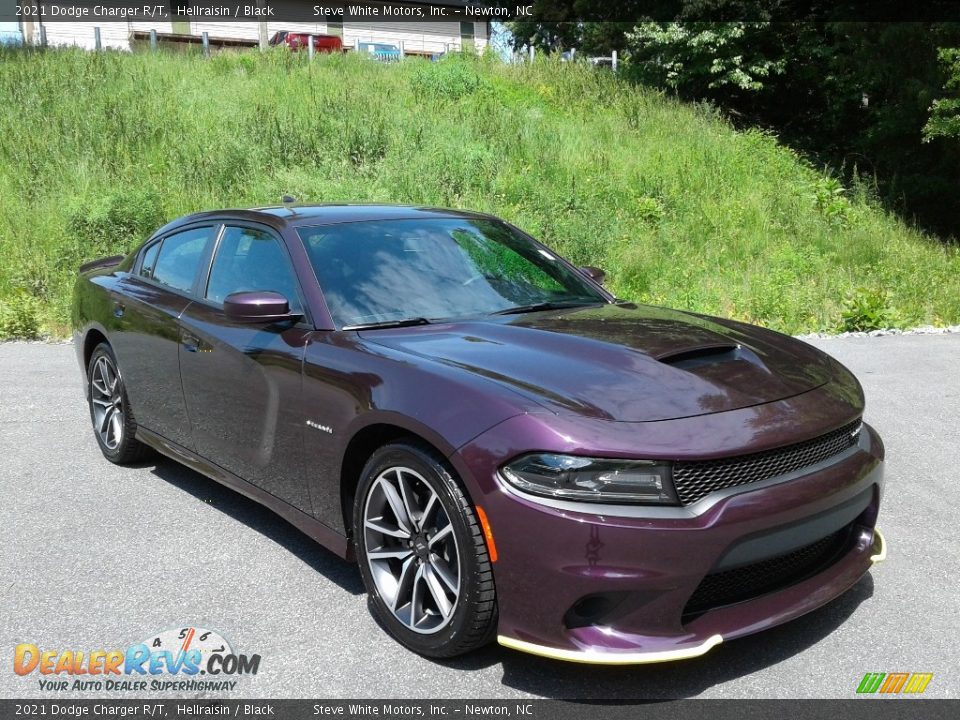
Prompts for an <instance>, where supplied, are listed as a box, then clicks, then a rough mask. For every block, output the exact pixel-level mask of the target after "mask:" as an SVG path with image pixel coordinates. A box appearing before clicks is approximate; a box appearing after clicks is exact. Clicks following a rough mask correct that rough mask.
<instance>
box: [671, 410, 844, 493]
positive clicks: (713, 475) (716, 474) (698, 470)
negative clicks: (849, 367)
mask: <svg viewBox="0 0 960 720" xmlns="http://www.w3.org/2000/svg"><path fill="white" fill-rule="evenodd" d="M861 425H862V423H861V422H860V420H855V421H854V422H852V423H849V424H847V425H844V426H843V427H842V428H839V429H837V430H833V431H832V432H828V433H827V434H826V435H821V436H820V437H818V438H814V439H813V440H806V441H804V442H800V443H796V444H795V445H787V446H786V447H780V448H775V449H773V450H767V451H765V452H759V453H753V454H752V455H740V456H738V457H730V458H722V459H720V460H698V461H694V462H678V463H676V464H675V465H674V466H673V484H674V486H675V487H676V488H677V495H678V496H679V498H680V502H681V503H682V504H683V505H689V504H690V503H692V502H696V501H697V500H699V499H700V498H702V497H704V496H706V495H709V494H710V493H712V492H715V491H717V490H723V489H724V488H729V487H735V486H737V485H746V484H747V483H754V482H759V481H761V480H766V479H768V478H772V477H777V476H778V475H785V474H787V473H790V472H794V471H796V470H800V469H802V468H805V467H809V466H811V465H815V464H817V463H818V462H822V461H823V460H826V459H828V458H831V457H833V456H834V455H839V454H840V453H842V452H843V451H844V450H847V449H849V448H851V447H853V446H854V445H856V444H857V442H859V439H860V427H861Z"/></svg>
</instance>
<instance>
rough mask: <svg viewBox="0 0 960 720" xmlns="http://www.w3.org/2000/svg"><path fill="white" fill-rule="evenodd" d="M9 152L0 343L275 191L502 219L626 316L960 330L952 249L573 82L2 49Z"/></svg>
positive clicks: (776, 150)
mask: <svg viewBox="0 0 960 720" xmlns="http://www.w3.org/2000/svg"><path fill="white" fill-rule="evenodd" d="M0 137H2V138H3V141H2V142H0V304H2V308H3V309H2V315H0V317H2V320H0V336H4V337H13V336H17V337H35V336H37V335H43V334H47V333H48V334H50V335H53V336H60V335H63V334H64V333H65V332H66V331H67V329H68V328H67V325H68V323H69V305H70V292H71V288H72V284H73V279H74V277H75V273H76V268H77V266H78V265H79V264H80V263H81V262H84V261H86V260H90V259H92V258H95V257H99V256H102V255H110V254H114V253H120V252H125V251H127V250H130V249H132V248H134V247H136V246H137V245H138V244H139V243H140V242H141V241H142V240H143V239H144V238H145V237H146V236H147V235H148V234H149V233H150V232H151V231H152V230H153V229H154V228H156V227H157V226H159V225H161V224H162V223H163V222H165V221H166V220H168V219H172V218H174V217H177V216H179V215H182V214H184V213H187V212H193V211H198V210H204V209H209V208H215V207H244V206H255V205H263V204H269V203H276V202H278V201H279V199H280V196H281V195H282V194H283V193H291V194H293V195H295V196H296V197H297V198H299V199H301V200H304V201H316V202H348V201H357V202H370V201H385V202H403V203H414V204H424V205H453V206H456V207H464V208H470V209H475V210H481V211H487V212H491V213H494V214H497V215H500V216H502V217H504V218H506V219H507V220H509V221H511V222H513V223H515V224H517V225H519V226H520V227H522V228H524V229H526V230H528V231H530V232H531V233H533V234H534V235H537V236H539V237H540V238H542V239H543V240H544V241H546V242H548V243H550V244H552V245H553V246H555V247H556V249H557V250H558V251H559V252H561V253H563V254H565V255H567V256H568V257H570V258H571V259H572V260H574V261H575V262H577V263H579V264H584V265H586V264H589V265H598V266H600V267H603V268H605V269H606V270H607V277H608V284H609V286H610V288H611V290H613V291H614V292H615V293H616V294H617V295H619V296H620V297H624V298H630V299H636V300H640V301H649V302H654V303H661V304H666V305H672V306H677V307H684V308H688V309H690V310H695V311H699V312H706V313H714V314H720V315H727V316H732V317H737V318H742V319H748V320H751V321H754V322H759V323H762V324H765V325H768V326H770V327H773V328H776V329H778V330H783V331H787V332H806V331H814V330H836V329H847V328H850V327H858V328H860V327H862V328H866V327H868V326H879V325H893V326H895V327H896V326H904V325H916V324H925V323H956V322H960V251H958V249H957V248H956V247H947V246H944V245H941V244H938V243H936V242H934V241H931V240H929V239H928V238H926V237H924V236H922V235H921V234H919V233H917V232H915V231H914V230H913V229H911V228H910V227H908V226H906V225H905V224H904V223H902V222H901V221H899V220H897V219H896V218H894V217H892V216H890V215H887V214H885V213H884V212H883V211H881V210H880V209H878V208H877V207H876V206H875V205H874V203H873V201H872V200H871V199H870V193H869V192H866V191H864V190H862V189H858V188H857V187H854V188H853V190H852V191H851V192H848V191H845V190H844V188H843V187H842V186H840V184H839V183H837V182H836V181H835V180H832V179H830V178H828V177H825V176H824V175H823V173H821V172H817V171H815V170H814V169H813V168H811V167H809V166H807V165H805V164H804V163H803V161H802V160H801V159H800V158H799V157H798V156H797V154H796V153H793V152H791V151H790V150H788V149H786V148H783V147H781V146H779V145H778V144H777V141H776V138H774V137H772V136H770V135H769V134H767V133H762V132H758V131H747V132H736V131H735V130H733V129H732V128H731V127H730V126H729V125H728V124H727V123H726V122H725V121H724V120H723V118H722V117H721V116H719V115H718V113H716V112H715V111H714V110H713V109H712V108H710V107H707V106H690V105H683V104H681V103H678V102H677V101H676V100H674V99H671V98H669V97H666V96H664V95H662V94H661V93H658V92H655V91H650V90H646V89H644V88H640V87H635V86H631V85H629V84H627V83H625V82H623V81H621V80H619V79H618V78H616V77H615V76H613V75H612V74H611V73H609V72H608V71H604V70H596V69H593V68H589V67H584V66H580V65H578V64H571V63H558V62H552V61H549V60H545V61H538V62H536V63H534V64H533V65H530V64H523V65H516V66H510V65H504V64H501V63H498V62H495V61H493V60H491V59H489V58H475V59H474V58H470V57H454V58H448V59H444V60H443V61H441V62H439V63H429V62H426V61H416V60H410V61H407V62H403V63H398V64H393V65H384V64H380V63H377V62H375V61H373V60H371V59H370V58H366V57H363V56H359V55H347V56H339V55H337V56H332V55H331V56H318V57H317V58H315V60H314V62H313V63H312V64H308V62H307V57H306V53H289V52H284V51H282V50H281V51H275V52H269V53H265V54H263V55H260V54H259V53H256V52H249V53H246V52H245V53H229V52H225V53H222V54H219V55H217V56H215V57H214V58H212V59H210V60H205V59H204V58H202V57H199V56H196V55H191V54H173V53H170V54H168V53H162V52H161V53H157V54H149V53H144V54H136V53H134V54H130V53H112V52H104V53H88V52H82V51H78V50H57V51H47V52H24V51H14V50H0ZM859 288H884V290H883V292H882V293H879V294H878V292H877V291H875V290H859ZM893 307H895V308H896V312H893V311H892V308H893Z"/></svg>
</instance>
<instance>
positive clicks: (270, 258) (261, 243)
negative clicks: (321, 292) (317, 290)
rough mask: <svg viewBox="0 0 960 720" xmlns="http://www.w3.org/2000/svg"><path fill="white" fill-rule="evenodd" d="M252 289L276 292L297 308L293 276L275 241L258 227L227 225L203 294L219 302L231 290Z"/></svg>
mask: <svg viewBox="0 0 960 720" xmlns="http://www.w3.org/2000/svg"><path fill="white" fill-rule="evenodd" d="M256 290H272V291H273V292H278V293H280V294H281V295H283V296H284V297H285V298H287V301H288V302H289V303H290V309H291V310H293V311H295V312H297V311H300V309H301V304H300V295H299V293H298V292H297V281H296V277H295V276H294V274H293V268H291V267H290V261H289V259H288V258H287V253H286V251H285V250H284V249H283V248H282V247H281V246H280V243H279V241H278V240H277V239H276V238H275V237H274V236H273V235H271V234H269V233H267V232H263V231H262V230H255V229H253V228H245V227H229V226H228V227H227V228H226V229H225V230H224V233H223V237H222V238H221V239H220V245H219V246H218V247H217V254H216V257H215V258H214V259H213V267H212V268H211V269H210V281H209V282H208V283H207V294H206V297H207V299H208V300H212V301H213V302H217V303H222V302H223V300H224V298H225V297H227V295H230V294H232V293H236V292H251V291H256Z"/></svg>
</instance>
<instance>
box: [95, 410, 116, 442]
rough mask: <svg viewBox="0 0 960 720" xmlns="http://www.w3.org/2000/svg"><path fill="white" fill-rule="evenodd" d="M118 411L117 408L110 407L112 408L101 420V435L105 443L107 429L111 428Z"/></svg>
mask: <svg viewBox="0 0 960 720" xmlns="http://www.w3.org/2000/svg"><path fill="white" fill-rule="evenodd" d="M116 411H117V409H116V408H115V407H113V406H110V408H108V409H107V411H106V412H105V413H104V414H103V417H102V418H101V419H100V428H99V433H100V435H101V437H103V439H104V441H106V440H107V436H106V435H105V433H106V432H107V428H108V427H110V419H111V418H112V417H113V414H114V413H115V412H116Z"/></svg>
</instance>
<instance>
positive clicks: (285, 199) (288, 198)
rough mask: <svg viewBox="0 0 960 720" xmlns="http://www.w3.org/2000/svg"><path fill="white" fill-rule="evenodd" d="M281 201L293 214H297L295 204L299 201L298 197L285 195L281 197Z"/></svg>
mask: <svg viewBox="0 0 960 720" xmlns="http://www.w3.org/2000/svg"><path fill="white" fill-rule="evenodd" d="M280 201H281V202H282V203H283V206H284V207H285V208H286V209H287V210H289V211H290V212H291V213H292V214H294V215H296V214H297V211H296V210H294V209H293V207H292V206H293V204H294V203H295V202H297V199H296V198H295V197H294V196H293V195H284V196H283V197H281V198H280Z"/></svg>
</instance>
